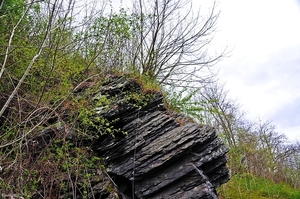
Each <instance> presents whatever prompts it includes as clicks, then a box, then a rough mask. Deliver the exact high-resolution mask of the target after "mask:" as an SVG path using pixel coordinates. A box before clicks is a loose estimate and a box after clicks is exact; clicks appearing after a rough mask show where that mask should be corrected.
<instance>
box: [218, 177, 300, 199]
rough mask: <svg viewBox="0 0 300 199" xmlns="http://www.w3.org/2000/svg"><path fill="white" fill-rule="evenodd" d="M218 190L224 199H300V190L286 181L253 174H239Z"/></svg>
mask: <svg viewBox="0 0 300 199" xmlns="http://www.w3.org/2000/svg"><path fill="white" fill-rule="evenodd" d="M218 192H219V194H220V198H223V199H236V198H239V199H299V198H300V190H296V189H293V188H292V187H291V186H289V185H287V184H285V183H282V182H281V183H278V184H277V183H274V182H273V181H272V180H268V179H263V178H260V177H256V176H253V175H251V174H238V175H235V176H232V178H231V180H230V181H229V182H227V183H226V184H224V185H222V186H221V187H220V188H219V189H218Z"/></svg>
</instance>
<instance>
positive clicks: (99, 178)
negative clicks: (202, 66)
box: [0, 76, 230, 199]
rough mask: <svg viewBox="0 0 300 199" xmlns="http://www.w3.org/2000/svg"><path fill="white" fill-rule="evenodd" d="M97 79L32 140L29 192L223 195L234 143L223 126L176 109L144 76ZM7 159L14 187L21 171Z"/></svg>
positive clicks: (148, 197) (138, 198)
mask: <svg viewBox="0 0 300 199" xmlns="http://www.w3.org/2000/svg"><path fill="white" fill-rule="evenodd" d="M91 85H93V88H91V87H84V88H83V87H82V88H81V89H77V90H74V96H72V97H73V98H74V99H75V101H74V102H73V101H71V102H68V103H67V104H66V105H64V107H63V108H61V110H60V118H63V119H60V120H59V119H55V118H52V119H51V121H50V120H49V121H48V122H49V123H51V126H46V127H45V128H44V129H43V130H42V131H41V130H38V131H37V132H36V133H37V134H35V135H36V136H33V137H31V138H28V139H26V140H25V141H24V146H22V150H23V153H24V157H22V158H23V159H24V160H22V161H23V162H24V164H22V167H24V168H26V169H27V171H30V172H27V173H26V176H25V177H27V178H26V179H25V180H26V181H24V182H25V183H27V182H31V181H33V182H35V184H34V186H33V188H32V190H31V192H30V193H31V195H30V196H28V197H27V198H32V199H39V198H76V199H77V198H88V199H95V198H97V199H113V198H114V199H120V198H122V199H152V198H153V199H154V198H155V199H159V198H163V199H179V198H182V199H189V198H197V199H198V198H200V199H217V198H218V195H217V192H216V188H217V187H218V186H220V185H221V184H223V183H225V182H227V181H228V180H229V178H230V176H229V170H228V168H227V167H226V162H227V159H226V153H227V152H228V148H227V147H226V146H225V145H224V144H223V143H222V142H221V140H220V139H219V138H218V136H217V132H216V131H215V129H213V128H211V127H209V126H203V125H199V124H197V123H195V122H192V120H191V119H188V118H187V117H185V116H183V115H180V114H178V113H174V112H172V111H170V110H168V109H167V108H166V106H165V104H164V101H163V96H162V94H161V93H159V92H156V91H154V90H143V88H142V86H141V85H140V83H138V82H137V81H136V80H133V79H129V78H125V77H120V76H112V77H110V78H108V80H106V81H103V82H102V83H101V85H100V84H94V83H93V84H91ZM74 103H78V104H79V105H80V106H76V104H75V105H74ZM69 107H71V109H72V110H70V108H69ZM72 107H73V108H72ZM74 107H79V108H74ZM80 109H81V110H80ZM72 113H73V114H75V116H74V115H72ZM81 114H83V115H81ZM74 118H75V119H76V120H74ZM122 132H123V133H122ZM124 132H126V133H124ZM80 133H81V134H80ZM100 134H101V135H102V136H99V135H100ZM25 160H26V161H25ZM103 165H104V167H105V169H103ZM0 166H4V167H5V168H4V171H1V172H2V173H0V179H2V178H3V179H4V182H6V183H7V184H8V183H11V186H14V182H16V181H17V180H19V173H16V174H15V169H14V168H11V169H9V165H5V164H4V165H0ZM16 168H19V167H16ZM20 168H21V167H20ZM31 171H34V172H31ZM20 179H22V178H20ZM33 179H35V180H33ZM6 187H8V186H6ZM4 188H5V187H4ZM17 188H18V187H17ZM17 188H16V190H17ZM1 191H3V194H4V193H5V194H6V195H7V194H11V193H16V194H17V192H16V191H14V189H10V188H7V189H6V190H1ZM0 194H1V193H0ZM3 194H2V196H3V197H4V196H6V195H3ZM0 198H1V195H0Z"/></svg>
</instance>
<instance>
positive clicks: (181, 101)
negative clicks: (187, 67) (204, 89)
mask: <svg viewBox="0 0 300 199" xmlns="http://www.w3.org/2000/svg"><path fill="white" fill-rule="evenodd" d="M199 90H200V89H195V90H194V91H190V90H188V89H187V88H184V89H182V90H180V91H176V90H175V88H172V89H170V91H169V92H167V96H166V103H167V106H168V108H169V109H170V110H174V111H176V112H179V113H184V114H185V115H187V116H190V117H192V118H194V119H196V120H197V121H198V122H203V118H202V114H203V113H206V112H213V111H214V109H212V108H207V107H208V106H207V104H208V103H210V102H209V101H205V100H201V101H198V100H195V96H196V95H197V93H198V92H199Z"/></svg>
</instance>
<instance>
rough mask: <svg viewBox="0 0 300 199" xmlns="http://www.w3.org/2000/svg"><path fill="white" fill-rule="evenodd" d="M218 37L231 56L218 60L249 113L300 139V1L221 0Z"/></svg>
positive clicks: (228, 84)
mask: <svg viewBox="0 0 300 199" xmlns="http://www.w3.org/2000/svg"><path fill="white" fill-rule="evenodd" d="M219 8H220V10H221V16H220V18H219V22H218V30H219V31H218V33H217V35H216V43H222V42H223V43H224V42H227V43H228V45H229V46H230V47H232V48H233V51H232V53H231V57H229V58H226V59H224V60H223V61H221V62H220V63H219V64H218V65H217V66H218V68H219V69H220V73H219V79H220V80H221V81H222V82H225V83H226V88H227V89H228V90H229V94H230V96H231V97H232V98H237V100H238V102H239V103H240V104H242V105H243V108H244V109H245V110H246V111H247V113H248V115H249V117H250V118H252V119H255V118H257V117H260V118H261V119H263V120H269V121H271V122H272V123H273V124H274V125H275V126H276V128H277V130H278V132H279V133H284V134H286V135H287V136H288V138H290V139H292V140H294V139H298V140H300V1H299V0H298V1H297V0H263V1H262V0H247V1H246V0H244V1H239V0H222V1H221V2H220V3H219Z"/></svg>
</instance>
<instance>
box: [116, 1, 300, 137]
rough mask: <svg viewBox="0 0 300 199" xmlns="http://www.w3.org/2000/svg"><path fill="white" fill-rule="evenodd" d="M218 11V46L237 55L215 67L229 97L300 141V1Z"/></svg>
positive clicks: (225, 4) (232, 5) (231, 5)
mask: <svg viewBox="0 0 300 199" xmlns="http://www.w3.org/2000/svg"><path fill="white" fill-rule="evenodd" d="M113 2H116V3H117V2H120V0H113ZM126 2H130V0H123V4H126ZM213 2H214V0H207V1H199V0H193V4H194V6H197V4H198V5H199V6H201V5H203V3H205V4H207V3H208V4H212V3H213ZM206 6H207V5H205V6H202V9H205V8H206ZM217 8H218V9H219V10H220V11H221V14H220V17H219V20H218V27H217V29H218V31H217V34H216V36H215V40H214V43H215V46H216V48H222V47H224V46H225V45H228V46H229V48H230V49H233V50H232V52H231V56H230V57H229V58H225V59H223V60H222V61H221V62H219V63H218V64H217V65H216V66H215V67H216V70H217V69H219V79H220V80H221V82H224V83H225V84H226V86H225V88H226V89H227V90H229V96H230V97H231V98H233V99H237V102H238V103H239V104H241V105H242V107H243V109H244V110H245V111H247V114H248V117H249V118H250V119H253V120H254V119H256V118H261V119H262V120H268V121H271V122H272V124H274V125H275V126H276V129H277V131H278V132H279V133H283V134H286V135H287V136H288V138H289V139H291V140H295V139H298V140H299V141H300V0H243V1H241V0H221V1H219V2H218V7H217Z"/></svg>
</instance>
